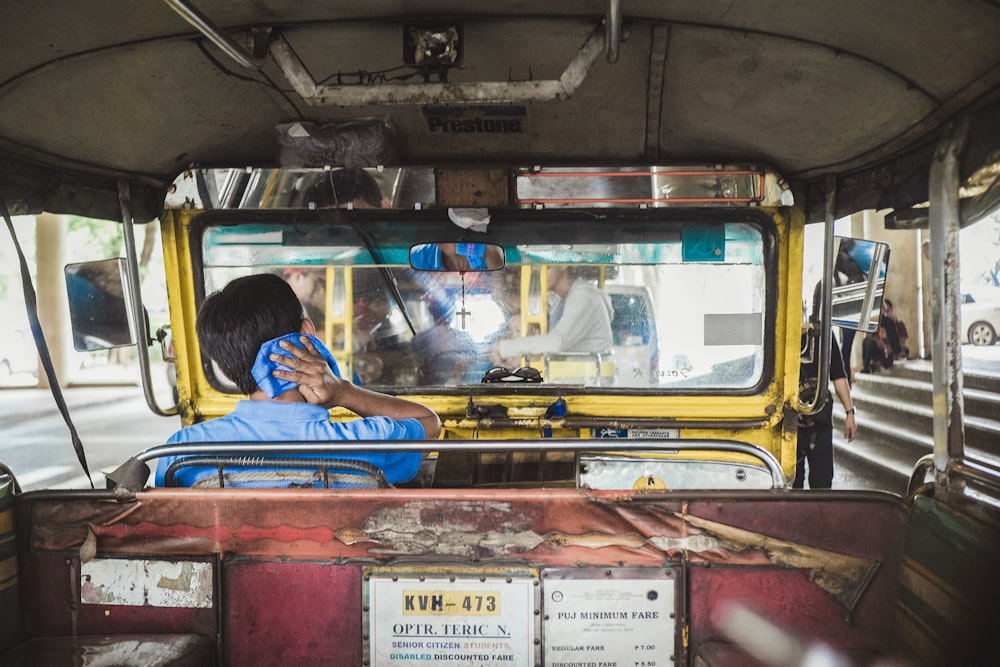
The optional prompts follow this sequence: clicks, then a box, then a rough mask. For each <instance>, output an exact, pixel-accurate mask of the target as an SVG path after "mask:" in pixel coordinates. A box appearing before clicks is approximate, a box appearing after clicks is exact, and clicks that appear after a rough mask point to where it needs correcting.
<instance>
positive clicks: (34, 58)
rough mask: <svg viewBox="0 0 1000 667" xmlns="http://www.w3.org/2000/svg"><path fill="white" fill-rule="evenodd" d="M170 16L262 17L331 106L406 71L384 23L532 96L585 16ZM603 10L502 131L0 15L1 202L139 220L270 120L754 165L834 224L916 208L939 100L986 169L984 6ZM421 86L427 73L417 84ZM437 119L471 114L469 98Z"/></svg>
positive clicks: (510, 159)
mask: <svg viewBox="0 0 1000 667" xmlns="http://www.w3.org/2000/svg"><path fill="white" fill-rule="evenodd" d="M188 4H190V5H193V6H195V7H196V8H197V9H198V10H199V11H200V12H201V13H202V14H204V15H205V16H206V17H208V18H209V19H210V20H211V22H212V23H213V24H214V25H215V26H218V27H219V28H220V29H221V30H222V31H223V32H224V34H225V35H226V36H227V37H228V38H230V39H231V40H232V41H233V42H234V43H237V44H241V45H242V44H245V43H246V41H247V36H248V35H250V34H252V33H253V30H251V29H252V28H267V29H268V30H269V31H270V33H271V35H273V36H275V37H276V38H278V37H280V40H281V41H283V42H284V43H286V44H287V45H288V47H289V48H290V49H291V50H292V51H293V52H294V54H295V56H296V57H297V58H298V59H299V60H300V61H301V64H302V66H303V67H304V68H305V70H306V71H307V72H308V74H309V75H310V76H311V77H312V79H313V80H314V81H315V82H316V83H317V84H321V85H324V86H334V88H333V89H332V90H333V91H334V93H336V91H337V90H338V88H337V86H340V87H342V89H346V88H344V87H347V86H349V87H350V89H351V90H356V89H362V88H363V89H365V90H367V91H371V92H372V94H373V95H375V93H380V94H386V91H388V93H391V92H392V88H391V87H392V86H399V87H401V86H409V87H413V86H418V85H420V83H421V82H422V81H423V78H422V77H421V76H420V75H419V74H418V73H417V72H416V71H415V70H414V69H413V68H412V67H405V66H404V62H403V61H404V53H403V24H404V22H406V21H408V20H413V19H415V18H425V19H427V17H430V18H429V19H428V20H427V21H426V22H427V23H429V24H436V23H441V24H443V25H450V24H456V25H460V26H461V29H462V32H461V38H462V58H461V63H460V65H458V66H456V67H453V68H449V69H448V71H447V75H446V78H447V81H448V83H449V84H452V85H454V86H456V87H457V86H464V85H467V84H474V83H484V84H485V83H491V84H492V83H504V82H514V83H523V82H528V81H530V82H533V83H535V84H540V83H541V82H546V81H554V80H558V79H560V77H561V76H563V75H564V72H566V68H567V67H568V66H569V65H570V64H571V63H573V62H574V59H575V58H577V59H578V58H579V55H580V52H581V48H583V47H584V45H585V44H586V43H587V40H588V37H589V36H591V35H592V34H593V33H595V30H598V31H599V30H600V22H601V20H602V17H603V16H604V14H605V12H606V5H607V3H606V1H605V0H599V1H598V0H589V1H581V2H575V3H564V2H555V1H548V2H546V1H544V0H541V1H538V2H534V3H523V2H520V1H517V2H510V1H508V0H492V1H491V2H488V3H485V2H483V3H472V2H455V1H450V2H442V1H437V2H409V3H405V9H406V14H405V15H404V14H402V13H400V12H401V10H400V4H399V3H398V2H388V1H386V2H383V1H380V0H370V1H369V2H365V3H330V2H326V1H320V0H296V1H295V2H291V1H289V0H269V1H266V2H256V3H232V2H221V1H219V0H190V2H189V3H188ZM622 11H623V15H624V26H625V30H626V38H625V39H624V41H623V42H622V43H621V45H620V49H619V57H618V59H617V62H614V63H610V62H608V59H607V58H606V57H605V55H604V53H601V54H600V56H599V57H597V58H596V60H595V61H594V63H593V65H592V66H590V67H589V71H587V72H586V75H585V77H583V78H582V80H581V81H580V83H579V86H578V87H576V88H575V89H574V90H573V91H572V94H571V95H570V97H569V98H568V99H560V100H553V101H530V102H515V103H513V104H511V105H507V106H508V108H507V109H506V110H500V112H501V116H502V114H503V113H511V114H513V115H512V116H509V117H506V116H502V117H503V118H508V120H516V121H517V122H516V123H493V124H489V125H484V124H483V123H482V122H480V123H479V124H478V125H477V124H476V123H475V122H473V123H472V124H471V125H468V126H462V127H461V128H459V126H455V125H449V124H447V123H445V122H442V120H441V117H439V116H442V113H443V112H442V113H439V110H436V109H435V108H434V107H433V106H432V105H433V104H434V103H435V102H440V101H441V100H435V98H434V97H433V96H430V95H429V96H428V99H427V100H425V102H426V103H422V102H417V103H406V104H367V105H363V106H341V105H338V104H325V105H316V104H310V103H308V102H307V101H306V100H303V98H302V97H301V96H300V95H299V94H298V93H297V92H296V91H295V90H294V88H293V86H292V84H291V83H290V82H289V81H288V80H287V78H286V76H285V73H283V72H282V71H281V69H280V68H279V66H278V63H277V62H276V60H275V58H274V57H273V55H266V56H264V57H263V67H262V68H261V69H260V70H259V71H258V70H253V69H247V68H244V67H242V66H241V65H240V64H238V63H237V62H235V61H233V60H232V59H230V58H229V57H228V56H226V55H225V54H224V53H223V52H222V51H221V50H220V49H219V48H218V47H216V46H215V45H214V44H212V43H211V42H210V41H209V40H208V39H207V38H205V37H204V36H203V35H201V34H200V33H198V32H197V31H196V30H195V29H194V28H192V27H191V26H190V25H189V24H188V23H187V22H185V21H184V19H183V18H181V17H180V16H179V15H178V14H177V13H176V12H175V11H173V10H172V9H171V8H170V7H169V6H168V4H167V3H166V2H145V3H135V2H131V1H127V0H114V1H113V0H108V1H106V2H101V3H79V2H70V1H69V0H44V1H39V2H32V3H4V5H3V6H2V7H0V21H2V23H3V25H4V26H6V31H5V33H6V34H5V39H4V41H3V44H2V45H0V49H2V54H3V57H2V58H0V187H2V192H3V194H4V196H5V197H6V198H8V200H9V201H10V202H11V203H12V205H13V206H14V207H15V208H17V207H18V206H20V207H22V208H26V209H28V210H31V209H37V208H46V209H48V210H52V211H55V212H76V213H82V214H89V215H96V216H101V217H111V218H117V217H118V216H119V205H118V201H117V197H118V184H117V179H118V178H121V177H124V178H126V179H127V180H128V181H129V182H130V184H131V190H132V198H133V201H134V203H135V206H136V211H135V214H136V216H137V217H138V218H140V219H149V218H151V217H154V216H155V215H157V214H158V212H159V206H160V205H161V204H162V198H163V193H164V191H165V189H166V188H167V186H168V184H169V183H170V182H171V181H172V180H173V178H174V177H175V176H176V175H177V174H178V173H179V172H181V171H182V170H183V169H185V168H187V167H188V166H190V165H192V164H200V165H204V166H243V165H255V166H272V165H274V164H276V160H277V145H276V133H275V126H276V125H278V124H279V123H285V122H290V121H295V120H309V121H317V122H324V121H337V120H348V119H355V118H359V117H374V118H387V119H389V120H390V121H391V123H392V125H393V126H394V127H395V128H396V136H397V141H398V152H399V156H400V162H401V163H402V164H410V165H418V164H435V163H440V162H446V161H452V160H457V161H463V162H481V163H489V164H501V165H502V164H511V163H516V164H521V165H527V164H567V163H572V162H574V161H579V162H583V163H589V164H605V165H621V164H636V163H639V164H657V163H660V164H664V163H671V162H689V163H690V162H696V163H713V162H722V163H753V164H766V165H769V166H772V167H774V168H776V169H777V170H778V171H779V172H780V173H781V174H782V175H783V176H785V177H786V178H787V179H788V180H789V181H790V182H791V183H793V185H794V186H795V187H796V188H797V189H798V190H799V192H801V193H804V194H806V195H807V198H808V199H809V201H810V202H811V203H812V202H814V201H816V200H818V201H822V196H821V195H820V196H817V194H816V191H817V190H821V189H822V183H823V179H824V177H825V176H826V175H827V174H830V173H834V174H837V175H839V176H840V184H839V189H840V198H839V200H838V212H839V213H845V212H849V211H851V210H856V209H860V208H875V207H879V208H886V207H908V206H912V205H914V204H917V203H920V202H922V201H924V200H925V199H926V183H925V182H926V174H927V160H928V159H929V157H930V154H931V151H932V150H933V146H934V142H935V141H936V138H937V136H938V134H939V133H940V131H941V129H942V128H943V126H944V124H946V123H947V122H948V121H949V120H950V119H951V118H953V117H954V116H955V115H956V114H958V113H960V112H963V111H970V112H973V114H974V116H973V127H972V132H973V134H972V136H971V138H970V139H971V142H972V149H971V150H970V152H969V155H968V156H967V158H966V161H965V162H966V163H964V164H963V170H962V171H963V175H964V176H968V175H970V174H971V173H972V172H973V171H975V169H977V168H979V167H981V166H982V165H987V164H991V163H995V162H997V161H998V154H1000V129H997V126H998V125H1000V123H997V122H996V118H997V116H998V114H1000V111H998V109H1000V99H998V95H1000V93H998V90H1000V40H998V39H997V38H996V36H997V35H998V34H1000V4H998V3H997V2H984V1H982V0H948V1H939V2H933V3H929V2H922V3H902V4H901V3H874V4H873V3H870V2H861V1H857V2H837V3H830V2H823V1H817V2H798V3H788V2H777V1H771V0H768V1H764V0H761V1H760V2H754V3H736V4H733V3H726V4H719V3H705V2H702V1H700V0H690V1H674V2H669V3H665V2H660V1H655V0H626V1H624V2H623V3H622ZM67 26H72V29H67ZM258 34H259V32H258ZM601 41H603V36H601ZM264 45H265V46H266V43H264ZM273 48H274V47H273V45H272V49H273ZM407 77H408V78H407ZM426 85H427V86H428V90H433V89H434V86H437V87H438V88H440V85H441V82H440V81H438V77H437V75H436V74H434V73H431V74H430V75H429V81H428V83H427V84H426ZM334 97H335V94H334ZM344 100H345V101H346V97H345V98H344ZM515 107H516V108H515ZM449 112H450V113H452V114H455V116H453V117H459V118H465V119H470V120H472V121H475V119H476V118H480V119H481V118H482V109H481V108H479V107H477V106H476V105H472V106H471V107H470V106H465V107H462V106H459V105H453V107H452V108H451V109H450V111H449ZM436 114H437V115H436ZM443 117H447V115H444V116H443ZM466 127H467V128H468V130H469V131H466ZM459 129H461V130H462V131H458V130H459Z"/></svg>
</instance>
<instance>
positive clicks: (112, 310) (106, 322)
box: [65, 257, 136, 352]
mask: <svg viewBox="0 0 1000 667" xmlns="http://www.w3.org/2000/svg"><path fill="white" fill-rule="evenodd" d="M65 275H66V293H67V296H68V297H69V318H70V323H71V324H72V326H73V347H74V348H75V349H77V350H79V351H81V352H86V351H89V350H106V349H109V348H112V347H123V346H125V345H135V342H136V339H135V334H134V333H133V330H134V327H132V326H131V322H130V318H129V311H128V306H127V301H126V298H125V280H124V275H125V260H124V259H122V258H120V257H117V258H114V259H105V260H100V261H97V262H82V263H79V264H68V265H67V266H66V269H65Z"/></svg>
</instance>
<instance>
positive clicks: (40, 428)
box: [0, 364, 180, 491]
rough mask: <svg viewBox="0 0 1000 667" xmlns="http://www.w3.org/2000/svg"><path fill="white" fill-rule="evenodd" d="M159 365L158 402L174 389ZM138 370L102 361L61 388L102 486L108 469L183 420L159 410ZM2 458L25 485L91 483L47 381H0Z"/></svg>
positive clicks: (159, 439)
mask: <svg viewBox="0 0 1000 667" xmlns="http://www.w3.org/2000/svg"><path fill="white" fill-rule="evenodd" d="M161 365H162V364H157V365H156V366H154V370H153V375H154V382H156V395H157V399H158V401H159V404H160V405H161V406H166V405H169V401H170V390H169V388H168V387H167V384H166V380H165V375H164V373H163V369H162V368H161V367H160V366H161ZM138 377H139V373H138V370H137V368H136V367H134V366H129V367H122V366H109V367H99V368H95V369H92V370H88V371H87V372H85V373H82V374H80V376H79V379H78V380H77V382H78V383H82V382H86V383H87V384H78V385H75V386H72V387H69V388H66V389H64V390H63V393H64V397H65V400H66V404H67V406H68V407H69V410H70V415H71V417H72V420H73V423H74V425H75V426H76V429H77V433H78V434H79V436H80V440H81V441H82V442H83V446H84V450H85V452H86V456H87V463H88V466H89V468H90V471H91V473H92V479H93V481H94V486H96V487H98V488H103V487H104V485H105V478H104V473H108V472H111V471H112V470H114V469H115V468H117V467H118V466H119V465H120V464H121V463H122V462H124V461H125V460H127V459H128V458H129V457H130V456H132V455H134V454H135V453H136V452H139V451H141V450H143V449H145V448H147V447H152V446H154V445H159V444H163V442H164V440H166V438H168V437H169V436H170V434H171V433H173V432H174V431H176V430H177V429H178V428H179V427H180V419H179V418H178V417H160V416H157V415H154V414H153V413H152V412H151V411H150V409H149V407H147V405H146V400H145V397H144V396H143V391H142V388H141V387H140V386H139V385H138V384H137V379H138ZM17 379H20V380H22V381H23V382H28V379H27V378H17ZM31 381H32V382H33V381H34V378H31ZM0 461H3V462H4V463H5V464H7V465H8V466H9V467H10V468H11V469H12V470H13V471H14V474H15V475H16V476H17V481H18V483H19V484H20V485H21V487H22V489H23V490H25V491H30V490H34V489H41V488H59V489H69V488H89V486H90V485H89V483H88V481H87V478H86V476H85V475H84V473H83V468H82V467H81V465H80V463H79V461H78V460H77V458H76V453H75V451H74V450H73V442H72V439H71V437H70V432H69V428H68V427H67V425H66V422H65V421H64V420H63V417H62V415H61V414H60V413H59V409H58V407H57V406H56V402H55V399H54V398H53V397H52V394H51V392H50V391H49V390H48V389H38V388H35V387H30V388H29V387H23V386H22V387H8V388H3V389H0Z"/></svg>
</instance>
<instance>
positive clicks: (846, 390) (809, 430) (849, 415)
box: [792, 330, 858, 489]
mask: <svg viewBox="0 0 1000 667" xmlns="http://www.w3.org/2000/svg"><path fill="white" fill-rule="evenodd" d="M801 342H802V350H801V356H800V364H799V398H800V400H802V401H803V402H810V401H811V400H812V398H813V397H814V396H815V395H816V389H817V386H816V379H817V378H818V377H819V356H818V355H817V354H816V351H817V347H816V346H817V345H819V342H818V338H817V337H816V336H813V335H811V333H810V332H809V331H805V330H804V331H803V333H802V339H801ZM830 380H831V381H832V382H833V390H834V393H835V394H836V395H837V399H838V400H839V401H840V403H841V405H842V406H844V438H845V439H846V440H847V441H848V442H851V441H853V440H854V437H855V436H856V435H857V432H858V426H857V416H856V413H855V410H854V403H853V401H852V400H851V385H850V384H849V383H848V381H847V372H846V371H845V369H844V358H843V356H842V355H841V352H840V346H839V345H838V344H837V339H836V337H834V336H831V337H830ZM806 468H808V479H809V488H810V489H829V488H832V487H833V399H832V398H831V397H830V395H829V394H827V397H826V402H825V403H824V404H823V405H822V406H819V409H818V411H817V412H816V413H815V414H812V415H803V416H800V417H799V428H798V446H797V451H796V464H795V478H794V480H793V482H792V488H795V489H801V488H804V484H805V481H806V476H807V473H806Z"/></svg>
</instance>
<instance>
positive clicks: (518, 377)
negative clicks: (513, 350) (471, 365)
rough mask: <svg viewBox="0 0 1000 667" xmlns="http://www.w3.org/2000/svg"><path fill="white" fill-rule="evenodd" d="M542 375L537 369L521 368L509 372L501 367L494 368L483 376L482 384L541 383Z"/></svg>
mask: <svg viewBox="0 0 1000 667" xmlns="http://www.w3.org/2000/svg"><path fill="white" fill-rule="evenodd" d="M541 381H542V374H541V373H540V372H539V371H538V369H537V368H532V367H530V366H522V367H521V368H518V369H517V370H513V371H512V370H510V369H509V368H505V367H503V366H494V367H493V368H491V369H490V370H488V371H486V374H485V375H483V382H487V383H489V382H541Z"/></svg>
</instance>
